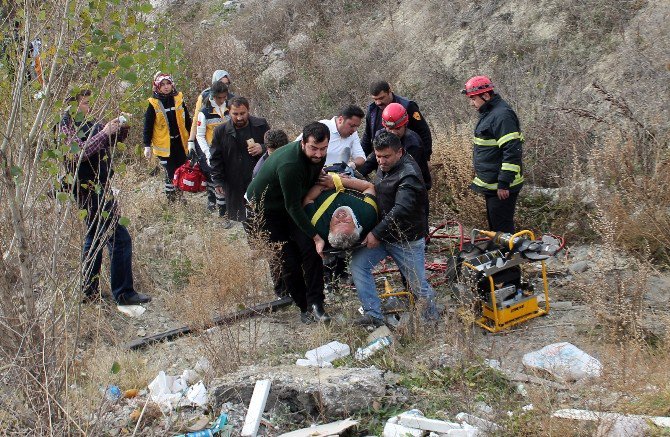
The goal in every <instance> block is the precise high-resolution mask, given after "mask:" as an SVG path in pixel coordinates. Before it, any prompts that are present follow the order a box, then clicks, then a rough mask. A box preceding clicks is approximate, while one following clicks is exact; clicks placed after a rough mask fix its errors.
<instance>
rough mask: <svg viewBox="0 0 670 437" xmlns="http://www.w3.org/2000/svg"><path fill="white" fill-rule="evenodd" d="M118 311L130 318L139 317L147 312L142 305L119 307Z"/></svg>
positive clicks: (117, 307)
mask: <svg viewBox="0 0 670 437" xmlns="http://www.w3.org/2000/svg"><path fill="white" fill-rule="evenodd" d="M116 309H117V310H119V311H120V312H122V313H123V314H125V315H126V316H128V317H139V316H141V315H142V314H144V312H145V311H146V310H147V309H146V308H145V307H143V306H142V305H117V306H116Z"/></svg>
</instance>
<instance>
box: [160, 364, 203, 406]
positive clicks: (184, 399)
mask: <svg viewBox="0 0 670 437" xmlns="http://www.w3.org/2000/svg"><path fill="white" fill-rule="evenodd" d="M149 398H150V399H151V400H152V401H153V402H155V403H157V404H158V405H160V406H161V409H162V410H163V411H169V410H172V409H175V408H176V407H177V406H179V405H196V406H199V407H202V406H204V405H206V404H207V389H206V388H205V385H204V384H203V383H202V381H199V382H198V383H197V384H195V385H193V386H190V387H189V385H188V382H187V381H186V380H185V379H184V378H183V377H182V376H170V375H166V374H165V372H164V371H162V370H161V371H160V372H158V375H157V376H156V377H155V378H154V380H153V381H151V382H150V383H149Z"/></svg>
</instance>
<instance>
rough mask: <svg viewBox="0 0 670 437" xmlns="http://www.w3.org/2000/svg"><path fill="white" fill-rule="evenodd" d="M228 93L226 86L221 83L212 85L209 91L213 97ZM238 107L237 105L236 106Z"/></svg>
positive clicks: (217, 82)
mask: <svg viewBox="0 0 670 437" xmlns="http://www.w3.org/2000/svg"><path fill="white" fill-rule="evenodd" d="M227 92H228V85H226V84H225V83H223V82H219V81H216V82H214V83H213V84H212V87H211V88H210V89H209V93H210V94H211V95H212V97H214V96H215V95H217V94H223V93H227ZM237 106H239V105H237ZM247 108H248V106H247Z"/></svg>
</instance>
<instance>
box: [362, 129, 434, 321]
mask: <svg viewBox="0 0 670 437" xmlns="http://www.w3.org/2000/svg"><path fill="white" fill-rule="evenodd" d="M374 150H375V156H376V157H377V162H378V163H379V169H378V171H377V176H376V177H375V181H374V184H375V190H376V192H377V205H378V207H379V214H380V217H381V221H380V222H379V224H377V226H375V227H374V229H372V231H370V233H368V235H367V236H366V237H365V239H364V240H363V244H365V246H366V247H363V248H361V249H358V250H356V251H355V252H354V253H353V256H352V259H351V272H352V275H353V279H354V284H355V285H356V290H357V291H358V297H359V299H360V300H361V303H362V305H363V310H364V311H365V314H364V315H363V316H362V317H361V318H359V319H358V320H356V321H355V322H354V323H355V324H357V325H363V326H381V325H382V324H384V319H383V315H382V309H381V301H380V299H379V296H378V295H377V290H376V287H375V280H374V277H373V276H372V269H373V268H374V266H375V265H376V264H377V263H378V262H379V261H381V260H383V259H384V258H386V257H387V256H391V258H393V260H394V261H395V263H396V264H397V265H398V268H399V269H400V272H401V273H402V274H403V275H404V276H405V278H407V281H408V283H409V285H410V289H411V290H412V292H413V293H414V294H415V295H416V297H417V299H418V302H419V306H420V308H421V311H422V317H423V318H424V319H425V320H436V319H438V318H439V314H438V311H437V309H436V307H435V292H434V291H433V289H432V287H431V286H430V284H429V283H428V281H427V280H426V271H425V255H424V248H425V241H424V237H425V236H426V229H425V227H424V224H423V217H424V214H425V213H424V211H425V208H426V204H425V198H426V186H425V184H424V181H423V178H422V176H421V170H420V169H419V166H418V165H417V164H416V162H415V161H414V159H413V158H412V157H411V156H410V155H409V154H407V153H405V151H404V150H403V148H402V144H401V142H400V139H399V138H398V137H397V136H396V135H394V134H392V133H391V132H381V133H380V134H379V135H378V136H377V138H375V141H374Z"/></svg>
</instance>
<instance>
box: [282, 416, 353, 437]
mask: <svg viewBox="0 0 670 437" xmlns="http://www.w3.org/2000/svg"><path fill="white" fill-rule="evenodd" d="M354 425H358V422H357V421H355V420H351V419H345V420H338V421H337V422H331V423H328V424H325V425H312V426H310V427H309V428H303V429H298V430H296V431H291V432H288V433H286V434H281V435H280V436H279V437H318V436H331V435H340V434H342V433H343V432H344V431H345V430H347V429H349V428H351V427H352V426H354Z"/></svg>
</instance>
